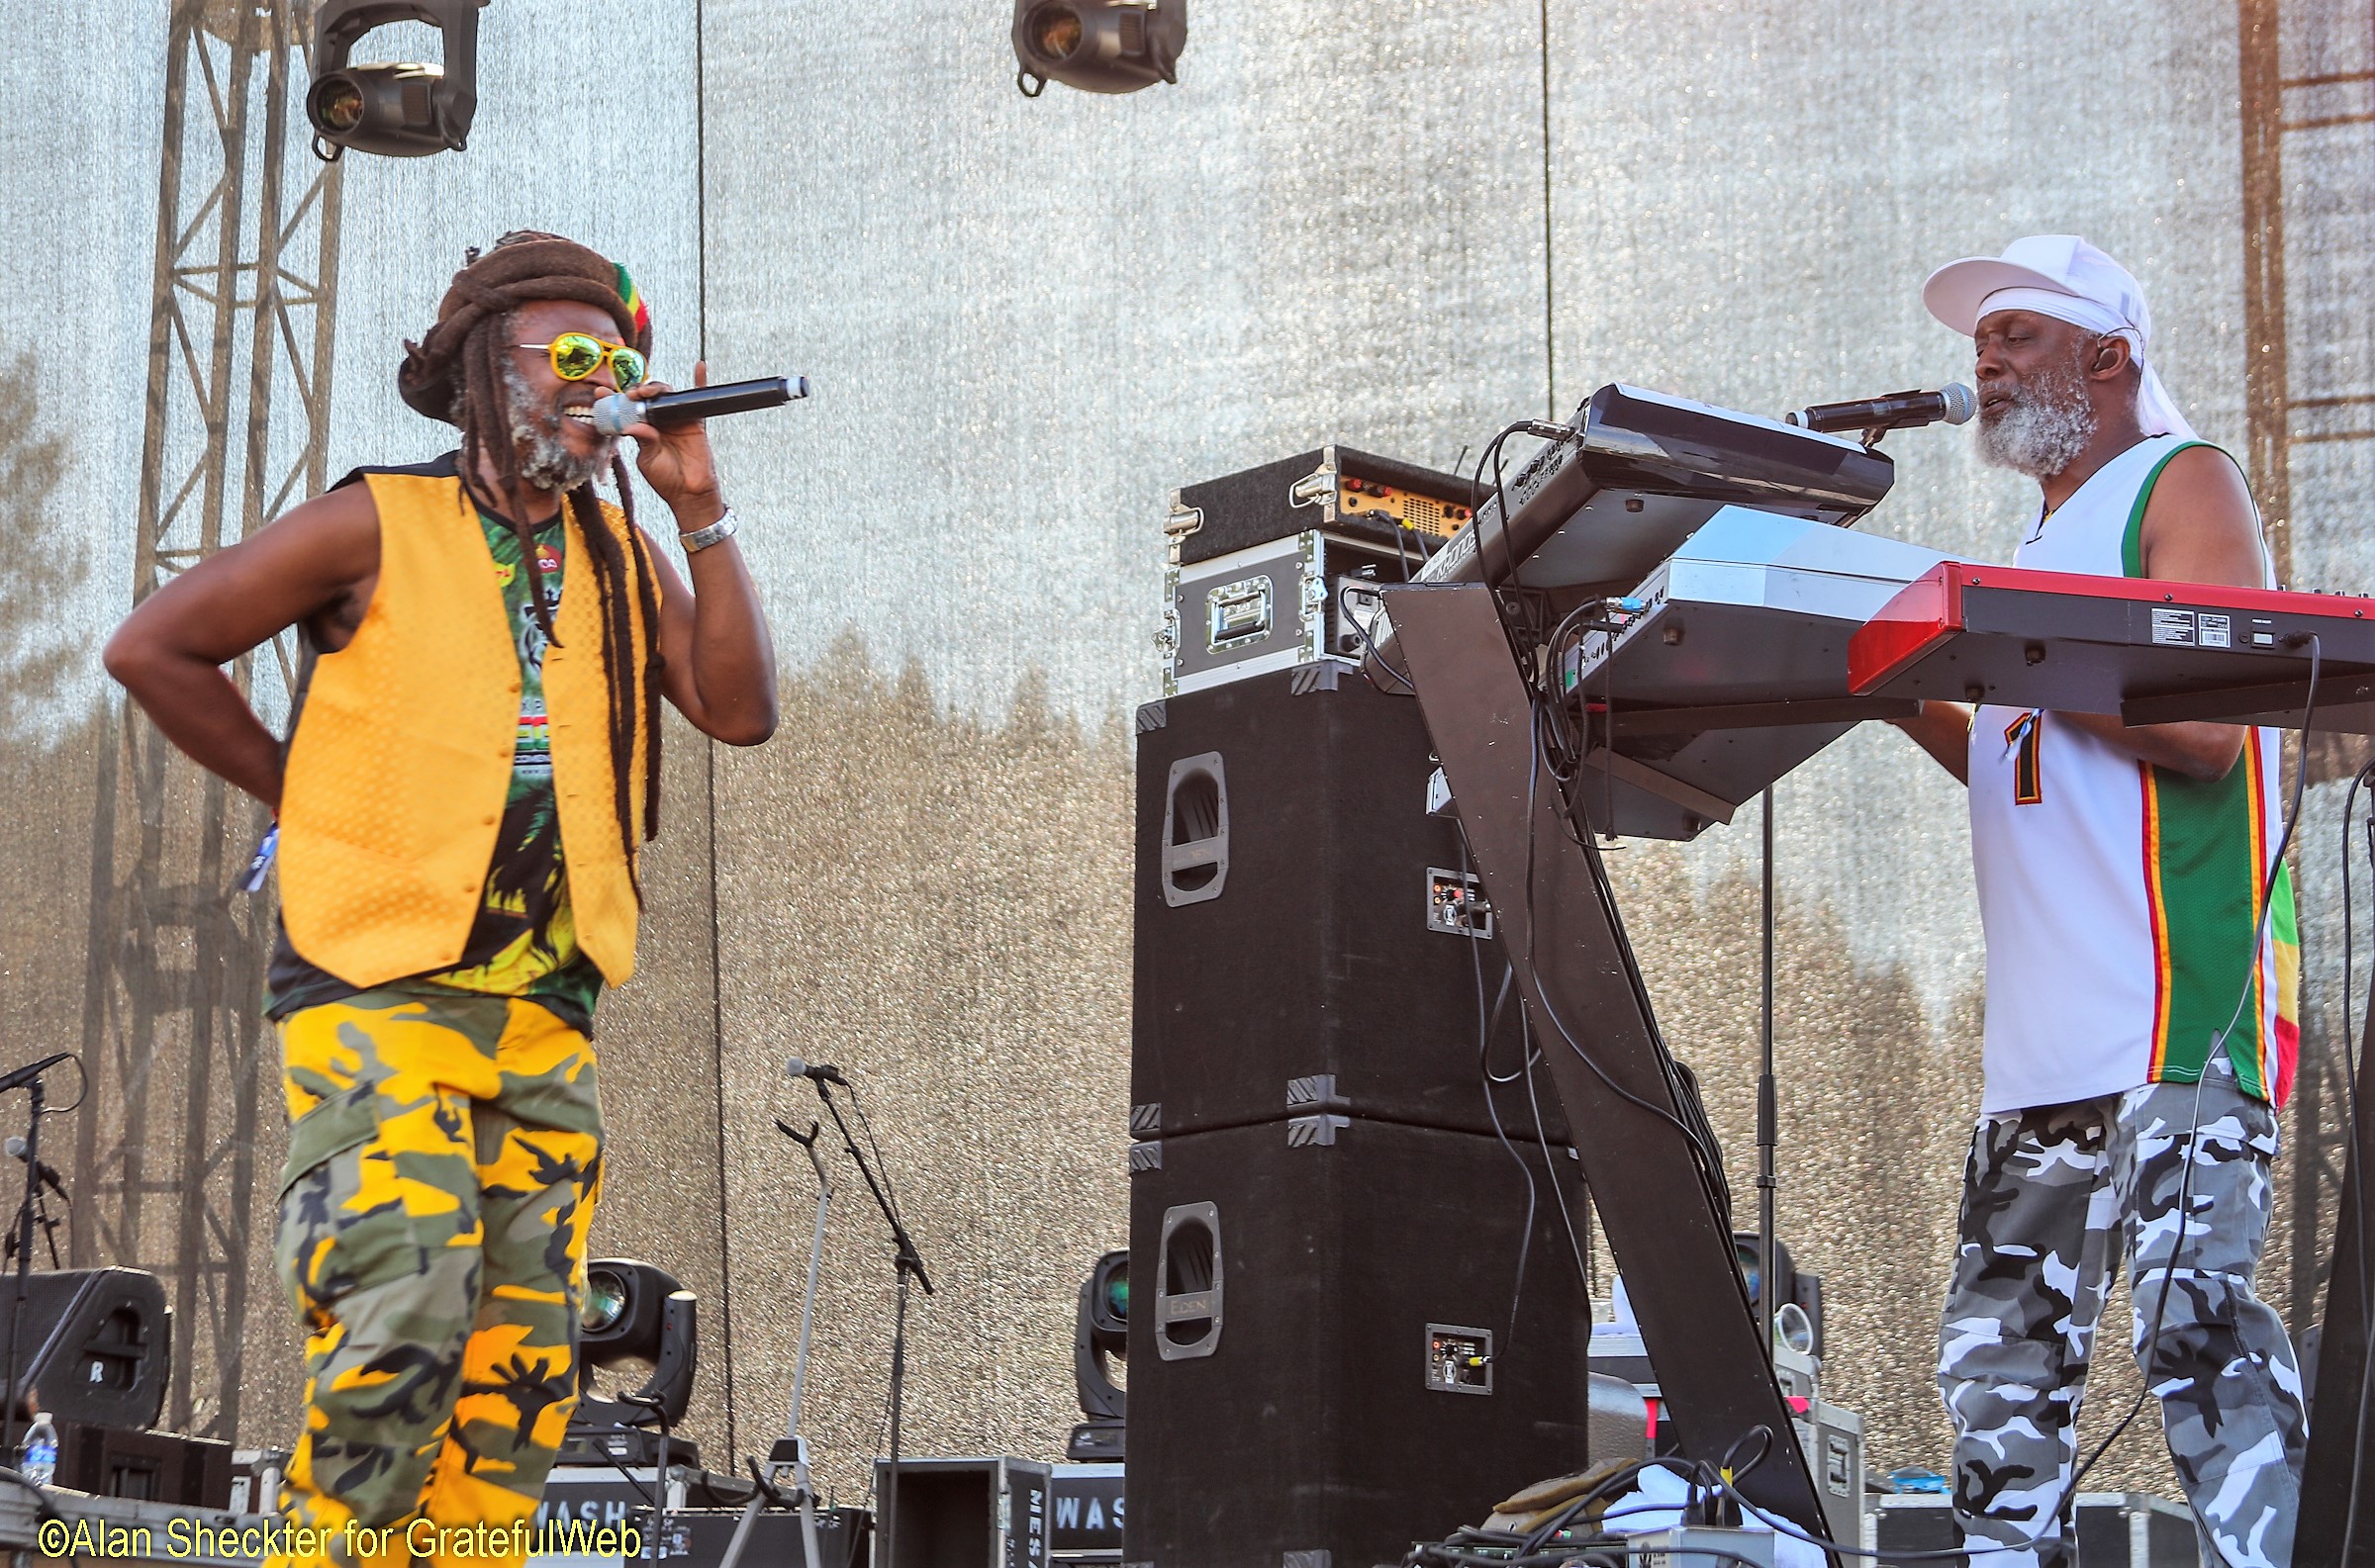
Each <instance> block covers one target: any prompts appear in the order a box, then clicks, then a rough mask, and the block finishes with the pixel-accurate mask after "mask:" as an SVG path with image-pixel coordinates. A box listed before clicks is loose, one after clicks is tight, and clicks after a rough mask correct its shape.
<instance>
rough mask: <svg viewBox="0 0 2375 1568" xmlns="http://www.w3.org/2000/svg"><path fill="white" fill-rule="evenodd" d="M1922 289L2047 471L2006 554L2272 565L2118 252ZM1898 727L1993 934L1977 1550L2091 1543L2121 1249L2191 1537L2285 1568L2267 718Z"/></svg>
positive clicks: (2011, 1558)
mask: <svg viewBox="0 0 2375 1568" xmlns="http://www.w3.org/2000/svg"><path fill="white" fill-rule="evenodd" d="M1922 299H1923V303H1924V304H1926V305H1927V306H1928V307H1929V308H1930V312H1931V314H1932V315H1934V316H1936V317H1937V318H1938V319H1939V320H1940V321H1942V322H1944V323H1946V324H1947V325H1948V326H1950V327H1952V328H1953V329H1954V330H1956V331H1958V332H1966V333H1969V334H1970V336H1971V339H1972V342H1973V344H1974V346H1975V347H1976V349H1977V354H1978V360H1977V366H1976V369H1977V380H1978V384H1979V421H1978V441H1979V450H1980V453H1981V455H1982V456H1983V457H1985V458H1986V460H1987V461H1988V462H1990V463H1993V464H1996V465H1998V466H2001V467H2005V468H2010V469H2013V470H2015V471H2017V472H2019V473H2023V474H2026V475H2028V476H2029V477H2030V478H2032V479H2035V480H2036V481H2037V482H2038V485H2039V488H2040V490H2041V491H2042V504H2041V506H2040V508H2039V511H2038V514H2037V516H2036V517H2035V519H2034V520H2033V521H2032V522H2031V523H2030V524H2029V525H2028V526H2027V527H2026V528H2025V529H2024V530H2023V532H2022V539H2021V544H2020V548H2019V551H2018V553H2017V554H2016V555H2015V556H2014V561H2015V564H2017V565H2019V566H2023V567H2035V568H2039V569H2041V570H2045V571H2055V572H2074V573H2084V574H2090V575H2095V576H2102V577H2143V578H2162V579H2169V580H2174V581H2180V582H2193V583H2219V584H2226V585H2228V586H2231V587H2236V588H2264V587H2270V586H2272V573H2271V570H2270V567H2269V564H2268V560H2267V552H2266V550H2265V548H2264V546H2263V543H2262V540H2261V536H2260V526H2259V514H2258V511H2257V509H2256V508H2255V507H2253V506H2252V503H2251V496H2250V491H2249V489H2248V488H2247V486H2246V485H2245V483H2244V481H2243V476H2242V474H2241V472H2240V470H2239V469H2238V468H2237V467H2236V466H2235V463H2234V461H2233V460H2232V458H2230V457H2229V456H2228V455H2227V454H2226V453H2225V452H2222V451H2220V450H2219V449H2218V448H2217V447H2214V446H2210V445H2207V444H2205V443H2203V442H2201V441H2200V440H2198V439H2197V438H2196V437H2195V435H2194V432H2193V429H2192V427H2191V426H2189V425H2188V424H2187V423H2186V421H2185V416H2184V415H2182V414H2180V413H2179V412H2178V410H2177V408H2176V405H2175V404H2174V403H2173V402H2172V401H2171V400H2170V398H2169V395H2168V391H2167V389H2166V388H2164V387H2163V386H2162V385H2161V383H2160V377H2159V376H2158V375H2156V374H2155V373H2154V372H2153V370H2152V368H2151V366H2150V365H2149V363H2147V361H2146V359H2145V350H2146V348H2147V347H2148V346H2149V344H2150V342H2151V338H2152V319H2151V317H2150V315H2149V314H2148V313H2147V312H2146V310H2145V308H2144V298H2143V291H2142V290H2141V289H2140V288H2139V287H2138V286H2137V281H2136V279H2135V278H2134V277H2132V276H2131V275H2130V274H2129V273H2128V272H2127V271H2126V270H2125V269H2123V268H2122V267H2121V266H2120V265H2119V264H2118V263H2117V262H2115V261H2113V260H2112V259H2111V257H2109V256H2107V255H2105V254H2104V253H2103V252H2102V251H2100V250H2098V249H2096V248H2095V247H2094V246H2093V245H2090V244H2088V243H2087V242H2086V241H2085V240H2083V239H2079V238H2076V237H2075V236H2072V235H2068V234H2042V235H2035V236H2032V237H2030V238H2026V239H2020V240H2016V241H2014V242H2013V244H2012V245H2011V246H2010V247H2008V248H2007V249H2006V250H2005V252H2004V254H2003V255H2002V256H2001V257H1973V258H1968V259H1965V260H1961V261H1956V262H1952V263H1950V264H1949V265H1947V266H1945V267H1941V268H1940V269H1939V270H1938V271H1937V272H1935V273H1933V274H1931V277H1930V280H1929V282H1928V283H1927V284H1926V285H1925V286H1924V287H1923V290H1922ZM1902 727H1903V728H1904V729H1905V731H1906V732H1907V733H1908V734H1910V735H1911V736H1912V737H1913V738H1914V739H1915V740H1916V741H1917V742H1919V743H1920V744H1921V746H1922V747H1923V748H1924V749H1925V750H1927V751H1928V752H1929V753H1930V754H1931V755H1932V756H1934V757H1936V758H1937V759H1938V760H1939V762H1940V763H1942V764H1943V765H1944V766H1945V767H1946V768H1947V770H1948V771H1949V772H1951V773H1952V774H1953V775H1954V776H1955V777H1956V778H1957V779H1961V780H1964V781H1965V782H1966V783H1967V784H1968V785H1969V787H1970V802H1971V857H1972V862H1973V866H1974V869H1975V871H1976V874H1977V881H1978V889H1979V910H1980V921H1981V925H1982V927H1983V929H1984V931H1985V933H1986V938H1987V1017H1986V1039H1985V1046H1984V1051H1983V1060H1984V1065H1985V1069H1986V1087H1985V1093H1984V1096H1983V1098H1982V1101H1981V1115H1980V1120H1979V1126H1978V1129H1977V1131H1976V1132H1975V1133H1974V1135H1973V1137H1972V1141H1971V1153H1970V1161H1969V1164H1968V1165H1967V1166H1966V1168H1965V1172H1964V1179H1963V1201H1962V1217H1961V1238H1960V1245H1959V1246H1958V1248H1957V1253H1956V1259H1955V1265H1954V1277H1953V1281H1952V1284H1951V1285H1950V1287H1949V1289H1948V1293H1947V1305H1946V1311H1945V1322H1944V1326H1943V1329H1942V1333H1941V1337H1940V1353H1939V1387H1940V1389H1941V1390H1942V1392H1943V1393H1944V1394H1945V1396H1946V1401H1947V1411H1948V1412H1949V1414H1950V1415H1951V1416H1952V1418H1953V1421H1954V1426H1955V1431H1956V1441H1955V1445H1954V1510H1955V1513H1956V1515H1957V1517H1958V1518H1959V1520H1960V1521H1961V1522H1962V1525H1963V1528H1964V1530H1965V1531H1966V1532H1967V1533H1968V1534H1970V1535H1971V1536H1973V1537H1977V1538H1980V1539H1985V1540H1992V1541H1997V1542H2002V1543H2004V1545H2005V1546H2006V1547H2007V1548H2009V1549H2006V1550H2000V1551H1997V1552H1993V1553H1990V1554H1989V1555H1988V1556H1987V1557H1986V1558H1985V1559H1983V1560H1984V1561H1986V1562H1987V1563H1989V1564H1990V1565H1991V1568H1993V1565H1997V1564H2001V1565H2004V1568H2015V1565H2023V1568H2025V1565H2028V1564H2036V1565H2038V1568H2067V1565H2068V1564H2069V1563H2070V1562H2071V1561H2072V1558H2071V1549H2072V1548H2071V1545H2070V1543H2069V1539H2068V1528H2067V1524H2066V1519H2067V1516H2068V1513H2069V1507H2068V1505H2069V1503H2070V1497H2069V1494H2070V1492H2071V1491H2072V1490H2073V1487H2072V1481H2073V1478H2074V1471H2075V1469H2076V1454H2077V1433H2076V1425H2075V1424H2076V1420H2077V1415H2078V1407H2079V1402H2080V1400H2081V1398H2082V1396H2083V1394H2084V1391H2085V1380H2086V1368H2087V1358H2088V1355H2089V1352H2090V1350H2091V1349H2092V1345H2093V1339H2094V1332H2095V1327H2096V1323H2097V1320H2098V1317H2099V1315H2100V1313H2101V1311H2102V1306H2103V1298H2104V1295H2105V1293H2106V1292H2107V1291H2108V1290H2109V1288H2110V1285H2111V1282H2112V1280H2113V1279H2114V1278H2115V1277H2116V1276H2117V1274H2118V1272H2119V1269H2120V1266H2121V1263H2122V1260H2123V1256H2125V1259H2126V1261H2127V1263H2128V1266H2129V1268H2130V1272H2131V1279H2132V1284H2131V1292H2132V1295H2133V1297H2134V1299H2135V1304H2136V1315H2135V1319H2136V1321H2135V1333H2134V1348H2135V1351H2136V1355H2137V1361H2138V1363H2139V1364H2140V1365H2141V1366H2142V1367H2143V1371H2144V1381H2145V1383H2146V1385H2147V1386H2148V1387H2149V1388H2151V1389H2152V1391H2153V1392H2154V1393H2156V1394H2157V1395H2158V1396H2159V1397H2160V1401H2161V1417H2162V1428H2163V1430H2164V1431H2165V1433H2166V1435H2167V1438H2168V1446H2169V1454H2170V1457H2171V1459H2172V1460H2173V1461H2174V1462H2175V1464H2176V1467H2177V1473H2178V1477H2179V1479H2180V1480H2181V1481H2182V1482H2183V1484H2184V1486H2185V1490H2186V1495H2187V1496H2188V1498H2189V1499H2190V1500H2191V1501H2192V1503H2193V1507H2194V1513H2195V1516H2196V1519H2197V1520H2198V1521H2199V1522H2200V1525H2201V1528H2202V1533H2203V1537H2204V1539H2205V1541H2206V1542H2207V1543H2208V1544H2209V1545H2210V1546H2211V1547H2213V1548H2215V1553H2216V1554H2215V1555H2209V1554H2206V1556H2205V1560H2206V1561H2211V1562H2224V1563H2226V1564H2228V1565H2231V1568H2287V1565H2289V1564H2290V1562H2291V1560H2292V1545H2293V1528H2294V1519H2295V1516H2296V1514H2297V1513H2298V1512H2299V1504H2300V1470H2301V1458H2302V1450H2303V1447H2304V1445H2305V1443H2306V1441H2307V1437H2308V1428H2307V1422H2306V1419H2305V1417H2304V1415H2303V1411H2302V1400H2301V1375H2300V1371H2299V1368H2298V1366H2297V1365H2296V1364H2295V1361H2294V1357H2293V1352H2292V1347H2291V1343H2290V1341H2289V1340H2288V1339H2287V1337H2286V1336H2285V1333H2284V1326H2283V1324H2282V1323H2281V1322H2279V1321H2278V1319H2277V1317H2276V1314H2275V1313H2274V1311H2273V1310H2271V1309H2270V1308H2269V1307H2268V1306H2267V1305H2266V1304H2265V1303H2263V1302H2261V1301H2260V1300H2259V1299H2258V1297H2257V1296H2256V1295H2254V1294H2253V1292H2252V1288H2251V1276H2252V1272H2253V1270H2254V1269H2255V1268H2256V1267H2257V1265H2258V1262H2259V1254H2260V1247H2261V1245H2262V1244H2263V1243H2264V1242H2265V1240H2266V1238H2267V1229H2268V1210H2269V1182H2268V1166H2269V1162H2270V1160H2272V1159H2273V1158H2274V1156H2275V1153H2276V1123H2275V1111H2274V1108H2275V1107H2276V1106H2279V1105H2281V1104H2282V1103H2283V1101H2284V1098H2285V1096H2286V1094H2287V1093H2288V1092H2289V1090H2290V1088H2291V1085H2292V1077H2293V1065H2294V1059H2295V1054H2296V1048H2297V1045H2298V1041H2299V1031H2298V1028H2297V1026H2296V1024H2295V1022H2294V1020H2295V1016H2296V1015H2295V1011H2294V996H2295V994H2296V992H2297V988H2298V987H2297V981H2298V974H2299V963H2298V954H2299V946H2298V937H2297V935H2296V933H2295V929H2294V921H2293V906H2292V886H2291V881H2290V879H2289V877H2288V876H2286V875H2285V874H2284V872H2283V869H2282V867H2281V865H2278V864H2272V863H2271V862H2270V860H2269V852H2270V846H2271V845H2272V844H2273V843H2274V842H2275V841H2276V838H2277V836H2278V833H2279V831H2280V828H2281V823H2280V820H2279V806H2278V803H2277V801H2278V791H2277V787H2276V781H2277V755H2278V754H2277V746H2276V737H2275V735H2274V734H2273V733H2272V732H2268V731H2262V730H2257V729H2251V728H2247V727H2244V726H2240V725H2232V724H2206V723H2184V724H2153V725H2145V726H2139V727H2137V728H2133V729H2132V728H2128V727H2125V726H2123V725H2122V724H2121V722H2120V721H2119V719H2117V718H2116V717H2107V716H2104V715H2099V714H2088V713H2061V712H2044V711H2039V710H2034V709H2025V708H2006V707H2000V706H1981V707H1979V708H1978V709H1976V710H1975V711H1974V710H1973V709H1970V708H1966V707H1963V706H1961V705H1959V704H1956V703H1947V702H1928V703H1925V704H1923V710H1922V713H1921V715H1920V716H1919V717H1918V718H1914V719H1909V720H1906V721H1905V722H1904V723H1903V725H1902ZM2189 1152H2190V1161H2189ZM1975 1560H1977V1559H1975Z"/></svg>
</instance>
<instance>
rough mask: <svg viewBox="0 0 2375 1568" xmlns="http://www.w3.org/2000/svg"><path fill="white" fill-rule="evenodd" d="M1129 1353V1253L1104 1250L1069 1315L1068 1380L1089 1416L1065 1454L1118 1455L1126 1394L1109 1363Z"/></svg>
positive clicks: (1080, 1457) (1085, 1457) (1082, 1458)
mask: <svg viewBox="0 0 2375 1568" xmlns="http://www.w3.org/2000/svg"><path fill="white" fill-rule="evenodd" d="M1129 1353H1130V1254H1129V1253H1127V1252H1107V1253H1106V1254H1105V1255H1104V1256H1102V1257H1100V1258H1098V1259H1097V1260H1096V1267H1095V1268H1093V1269H1092V1270H1090V1273H1089V1277H1088V1279H1087V1280H1085V1281H1083V1282H1082V1285H1081V1302H1080V1308H1079V1310H1078V1311H1077V1312H1076V1313H1075V1314H1074V1316H1073V1328H1072V1381H1073V1386H1074V1387H1075V1388H1076V1389H1077V1390H1078V1391H1079V1394H1080V1400H1081V1414H1082V1415H1084V1416H1086V1417H1088V1418H1089V1419H1088V1420H1087V1421H1085V1422H1083V1423H1081V1424H1080V1425H1079V1426H1077V1427H1075V1428H1073V1429H1072V1439H1071V1440H1070V1441H1069V1442H1067V1443H1066V1444H1065V1445H1064V1453H1065V1457H1066V1458H1068V1459H1072V1460H1074V1461H1076V1462H1095V1461H1100V1460H1105V1461H1109V1460H1114V1459H1119V1458H1120V1457H1122V1422H1123V1420H1124V1418H1125V1417H1126V1415H1127V1414H1128V1409H1129V1395H1128V1393H1127V1392H1126V1391H1125V1390H1124V1389H1123V1388H1122V1387H1121V1386H1120V1385H1119V1384H1118V1383H1116V1382H1115V1381H1114V1380H1113V1364H1114V1363H1115V1362H1117V1361H1122V1362H1126V1361H1127V1360H1128V1359H1129Z"/></svg>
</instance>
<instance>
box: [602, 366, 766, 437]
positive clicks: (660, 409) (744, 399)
mask: <svg viewBox="0 0 2375 1568" xmlns="http://www.w3.org/2000/svg"><path fill="white" fill-rule="evenodd" d="M807 396H808V377H806V376H762V377H760V378H759V379H758V380H756V381H721V382H719V383H717V384H716V385H715V386H713V387H687V388H686V389H685V390H684V391H682V392H663V393H661V394H659V395H658V396H657V397H651V398H630V397H628V396H627V395H626V394H625V393H623V392H614V393H612V394H611V395H610V396H608V397H606V398H597V399H595V400H594V428H596V429H597V430H600V431H601V432H602V433H603V434H605V435H624V434H625V433H626V432H627V430H628V429H629V428H630V427H632V426H634V425H637V424H641V423H643V422H644V421H646V420H649V421H650V422H651V423H653V424H685V423H688V422H690V421H692V420H694V419H710V418H714V417H716V416H717V415H720V414H744V413H747V412H749V411H750V410H752V409H779V408H781V407H783V406H784V405H785V404H787V403H791V402H794V401H796V400H798V399H801V398H805V397H807Z"/></svg>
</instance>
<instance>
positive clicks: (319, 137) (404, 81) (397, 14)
mask: <svg viewBox="0 0 2375 1568" xmlns="http://www.w3.org/2000/svg"><path fill="white" fill-rule="evenodd" d="M486 3H487V0H323V5H322V9H321V10H320V11H318V12H316V13H315V15H314V49H313V66H314V84H313V86H312V87H311V88H310V89H309V90H308V91H307V92H306V95H305V117H306V118H307V119H308V120H310V121H312V122H313V125H314V153H315V155H316V156H318V157H320V158H322V159H323V160H324V161H325V162H334V161H336V159H337V157H338V155H339V154H340V153H341V152H343V151H345V150H346V149H347V148H348V147H352V148H354V149H355V150H356V151H358V152H377V153H379V154H381V155H382V156H385V157H391V158H419V157H427V155H428V154H430V153H432V152H443V151H445V150H446V149H447V148H449V147H450V148H452V149H453V150H455V151H457V152H458V151H460V150H461V148H462V147H463V146H465V145H466V144H467V143H468V141H469V139H470V120H471V117H472V116H473V115H475V114H477V113H478V11H479V7H481V6H483V5H485V4H486ZM391 22H426V23H427V24H428V25H429V26H431V27H433V28H435V29H436V30H437V32H438V33H439V34H440V35H441V36H442V37H443V39H444V41H445V63H444V64H443V65H421V64H399V65H349V64H347V63H346V56H347V54H348V52H349V51H350V50H352V49H353V47H354V46H355V43H356V41H357V40H359V39H361V38H362V36H363V35H364V34H366V33H368V32H370V31H371V30H372V29H373V28H377V27H384V26H386V25H387V24H388V23H391Z"/></svg>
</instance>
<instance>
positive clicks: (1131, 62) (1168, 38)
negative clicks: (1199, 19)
mask: <svg viewBox="0 0 2375 1568" xmlns="http://www.w3.org/2000/svg"><path fill="white" fill-rule="evenodd" d="M1187 46H1188V0H1014V57H1015V58H1016V59H1017V60H1020V61H1021V62H1022V68H1021V69H1020V70H1018V71H1016V72H1015V73H1014V85H1015V86H1017V87H1020V88H1021V89H1022V94H1023V96H1024V97H1026V98H1036V97H1038V96H1039V95H1040V93H1042V92H1044V91H1045V90H1046V89H1047V84H1048V83H1049V82H1062V83H1063V84H1064V85H1065V86H1067V87H1078V88H1080V89H1081V90H1082V91H1083V92H1091V93H1134V92H1136V91H1137V90H1138V89H1139V88H1141V87H1152V86H1153V85H1154V84H1155V83H1157V82H1173V83H1176V82H1178V81H1179V79H1180V78H1179V72H1178V66H1179V62H1180V50H1182V49H1184V48H1186V47H1187Z"/></svg>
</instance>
